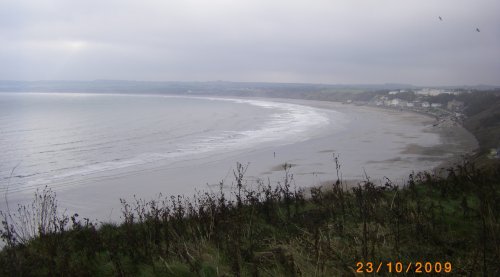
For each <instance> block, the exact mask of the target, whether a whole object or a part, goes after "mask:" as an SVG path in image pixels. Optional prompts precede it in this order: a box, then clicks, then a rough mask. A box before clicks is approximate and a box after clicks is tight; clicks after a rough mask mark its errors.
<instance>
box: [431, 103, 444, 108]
mask: <svg viewBox="0 0 500 277" xmlns="http://www.w3.org/2000/svg"><path fill="white" fill-rule="evenodd" d="M441 106H442V105H441V104H440V103H432V104H431V107H433V108H440V107H441Z"/></svg>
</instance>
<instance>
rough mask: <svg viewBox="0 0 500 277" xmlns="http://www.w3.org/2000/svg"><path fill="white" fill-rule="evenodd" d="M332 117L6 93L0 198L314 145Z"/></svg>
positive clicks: (183, 100) (284, 108)
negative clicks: (241, 153)
mask: <svg viewBox="0 0 500 277" xmlns="http://www.w3.org/2000/svg"><path fill="white" fill-rule="evenodd" d="M330 120H331V118H330V117H329V116H327V115H326V114H324V112H321V111H320V110H318V109H314V108H311V107H307V106H302V105H295V104H289V103H288V104H287V103H276V102H269V101H261V100H245V99H221V98H207V97H205V98H202V97H177V96H163V95H120V94H85V93H1V94H0V180H1V183H2V186H0V193H4V192H5V191H6V190H9V192H23V191H26V192H30V191H33V190H34V189H35V188H39V187H42V186H45V185H51V186H52V187H57V186H58V185H63V184H66V183H71V182H74V181H75V180H76V181H77V180H81V179H85V178H87V177H88V176H91V175H93V174H96V173H101V174H106V173H107V172H110V174H111V172H113V171H116V170H117V169H125V170H126V171H128V172H133V171H134V170H138V169H143V168H144V167H147V166H148V165H156V164H160V163H161V164H163V165H165V164H168V163H171V162H178V161H189V160H194V159H200V158H203V157H207V156H210V155H217V153H227V152H231V151H238V150H243V149H248V148H252V147H257V146H259V147H263V146H266V145H272V144H280V145H282V144H290V143H295V142H298V141H303V140H306V139H308V138H310V137H311V136H312V135H313V134H314V133H315V132H316V131H318V130H321V128H322V127H324V126H327V125H329V124H330V123H331V122H330Z"/></svg>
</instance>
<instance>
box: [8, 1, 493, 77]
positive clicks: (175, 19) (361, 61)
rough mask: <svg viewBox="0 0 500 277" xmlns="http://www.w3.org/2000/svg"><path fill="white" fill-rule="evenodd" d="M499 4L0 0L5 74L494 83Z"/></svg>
mask: <svg viewBox="0 0 500 277" xmlns="http://www.w3.org/2000/svg"><path fill="white" fill-rule="evenodd" d="M499 13H500V1H499V0H325V1H322V0H301V1H294V0H135V1H132V0H31V1H28V0H0V80H94V79H114V80H155V81H214V80H225V81H266V82H297V83H304V82H311V83H331V84H338V83H344V84H345V83H354V84H356V83H386V82H397V83H411V84H415V85H475V84H493V85H498V84H500V14H499ZM439 16H441V17H442V21H441V20H440V19H439V18H438V17H439ZM476 28H479V29H480V32H477V31H476Z"/></svg>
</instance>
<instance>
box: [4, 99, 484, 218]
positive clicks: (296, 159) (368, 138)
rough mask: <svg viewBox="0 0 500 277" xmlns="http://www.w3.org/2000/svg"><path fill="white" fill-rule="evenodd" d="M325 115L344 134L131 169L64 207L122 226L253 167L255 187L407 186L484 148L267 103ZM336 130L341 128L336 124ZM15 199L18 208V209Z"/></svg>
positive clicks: (383, 120)
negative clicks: (414, 175) (161, 203)
mask: <svg viewBox="0 0 500 277" xmlns="http://www.w3.org/2000/svg"><path fill="white" fill-rule="evenodd" d="M264 100H265V101H274V102H281V103H293V104H299V105H307V106H310V107H314V108H318V109H320V110H321V111H322V112H324V113H325V114H329V115H330V116H332V117H339V116H341V117H342V120H341V122H342V123H341V125H342V126H340V128H338V126H336V127H335V128H333V127H332V130H331V131H330V130H328V129H325V130H319V131H318V133H317V134H316V133H315V134H314V135H312V136H311V138H310V139H307V140H305V141H300V142H298V143H294V144H287V145H272V146H265V147H255V148H252V149H246V150H243V151H229V152H227V153H224V152H221V153H217V154H216V155H213V156H211V157H208V158H200V159H196V160H189V161H180V162H175V163H173V164H169V165H162V164H161V163H157V164H154V165H149V166H148V167H144V168H140V169H136V170H134V171H130V170H129V169H127V168H124V169H118V170H114V171H112V172H103V173H97V174H93V175H91V176H87V177H86V178H85V180H84V181H78V182H67V183H61V184H58V185H57V189H56V192H57V198H58V200H59V203H60V207H62V208H63V209H67V211H68V213H72V212H78V213H79V214H80V215H82V216H85V217H89V218H91V219H97V220H99V221H115V220H120V215H121V213H120V208H121V206H120V201H119V199H120V198H124V199H127V200H131V199H133V198H134V197H137V198H143V199H148V200H149V199H154V198H156V197H157V196H158V194H159V193H162V195H164V196H165V195H177V194H184V195H187V196H189V195H193V194H194V193H196V192H197V191H198V192H199V191H210V190H217V189H218V187H219V184H220V183H222V184H223V185H224V188H226V189H229V188H231V186H232V185H233V183H234V176H233V169H234V168H235V166H236V163H237V162H239V163H241V164H243V165H245V166H248V169H247V172H246V174H245V180H246V183H247V185H249V186H251V185H255V184H257V183H258V180H261V181H262V182H263V183H264V184H267V183H270V184H271V185H273V184H276V183H277V182H282V181H283V178H284V171H283V164H285V163H287V164H290V165H291V166H292V167H291V169H290V173H291V174H293V184H294V185H295V186H297V187H304V188H307V187H312V186H319V185H324V184H325V183H326V184H328V183H329V182H331V181H332V180H336V179H337V174H336V170H335V162H334V158H335V157H337V158H338V160H339V162H340V164H341V168H340V176H339V177H340V178H342V179H343V180H344V181H346V182H347V183H351V184H353V183H356V181H358V180H362V179H364V178H365V174H366V176H369V177H370V180H373V181H374V182H375V183H380V184H381V183H382V182H383V181H384V180H385V178H389V179H390V180H391V181H392V182H395V183H403V182H404V181H405V180H406V177H407V176H408V174H410V173H411V172H414V171H415V172H417V171H423V170H433V169H435V168H439V167H440V166H443V162H446V163H447V164H449V162H450V161H455V160H457V158H458V157H460V155H463V154H465V153H469V152H471V151H473V150H474V149H475V148H476V147H477V142H476V140H475V139H474V137H473V136H472V135H471V134H470V133H468V132H467V131H466V130H465V129H463V128H462V127H460V126H447V127H443V126H433V125H434V123H435V119H434V118H433V117H430V116H426V115H422V114H417V113H412V112H406V111H396V110H384V109H378V108H374V107H365V106H355V105H345V104H341V103H334V102H322V101H307V100H290V99H264ZM332 124H338V122H333V123H332ZM15 197H16V195H12V196H11V198H13V199H11V203H15V202H16V199H15Z"/></svg>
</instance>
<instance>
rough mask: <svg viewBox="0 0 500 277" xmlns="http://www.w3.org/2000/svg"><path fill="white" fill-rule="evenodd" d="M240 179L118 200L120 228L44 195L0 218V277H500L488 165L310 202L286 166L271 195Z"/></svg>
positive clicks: (499, 240)
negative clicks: (201, 189)
mask: <svg viewBox="0 0 500 277" xmlns="http://www.w3.org/2000/svg"><path fill="white" fill-rule="evenodd" d="M338 169H339V165H338V164H337V170H338ZM245 170H246V168H245V167H244V166H242V165H241V164H238V165H237V167H236V170H235V171H234V175H235V184H234V187H233V189H232V191H230V192H225V190H224V189H223V188H222V184H221V189H220V190H219V191H218V192H217V193H198V194H197V195H195V196H193V197H192V198H188V197H184V196H175V197H174V196H172V197H162V196H161V195H160V196H159V198H158V199H156V200H151V201H149V202H147V201H144V200H139V199H138V200H136V201H135V202H134V203H127V202H125V201H123V200H122V205H123V206H122V207H123V208H122V212H123V223H122V224H120V225H114V224H107V223H102V224H96V223H93V222H91V221H89V220H88V219H83V220H80V219H79V216H78V215H77V214H75V215H73V216H71V217H68V216H65V215H61V214H59V213H58V211H57V201H56V198H55V194H54V193H53V192H52V191H51V190H50V189H45V190H43V191H41V192H38V193H37V194H36V195H35V199H34V201H33V203H32V205H29V206H21V207H19V209H18V210H17V212H15V213H2V214H1V217H2V226H3V229H1V237H2V239H3V240H4V241H5V243H6V246H5V247H4V248H3V250H2V251H1V252H0V275H3V276H344V275H354V274H355V272H356V270H357V269H358V266H357V265H356V264H357V262H369V261H372V262H376V263H378V262H380V261H383V262H397V261H400V262H403V263H404V264H408V263H410V262H413V263H415V262H417V261H421V262H441V263H443V264H444V263H445V262H450V263H451V264H452V275H464V276H476V275H484V276H500V263H499V262H498V261H499V260H500V236H499V234H500V221H499V219H500V181H499V180H500V178H499V177H500V168H499V167H498V166H497V167H496V170H489V171H481V170H478V169H476V168H474V166H473V165H470V164H467V163H464V164H463V165H460V166H457V167H456V168H454V169H450V170H449V171H448V176H447V177H445V178H441V177H436V176H434V175H431V174H429V173H419V174H415V175H410V177H409V181H408V182H407V184H406V185H405V186H404V187H398V186H396V185H394V184H392V183H391V182H390V181H389V180H387V182H386V184H385V185H384V186H375V185H374V184H373V183H372V182H371V181H370V180H366V181H364V182H362V183H360V184H359V185H358V186H357V187H355V188H353V189H351V190H346V189H345V188H344V187H343V186H344V185H343V183H342V180H338V181H337V182H335V183H334V184H332V186H331V187H330V188H315V189H312V190H311V191H310V195H309V193H306V192H305V191H303V190H297V189H292V187H291V184H292V183H293V176H292V175H291V174H290V167H289V166H288V165H284V178H283V181H282V182H280V183H278V184H277V185H275V186H271V185H270V184H265V183H264V182H258V184H253V186H252V188H250V185H247V184H246V182H245V179H244V173H245ZM386 271H387V269H386ZM384 274H387V273H384ZM413 274H414V273H413ZM413 274H408V275H413ZM379 275H382V274H379Z"/></svg>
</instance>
